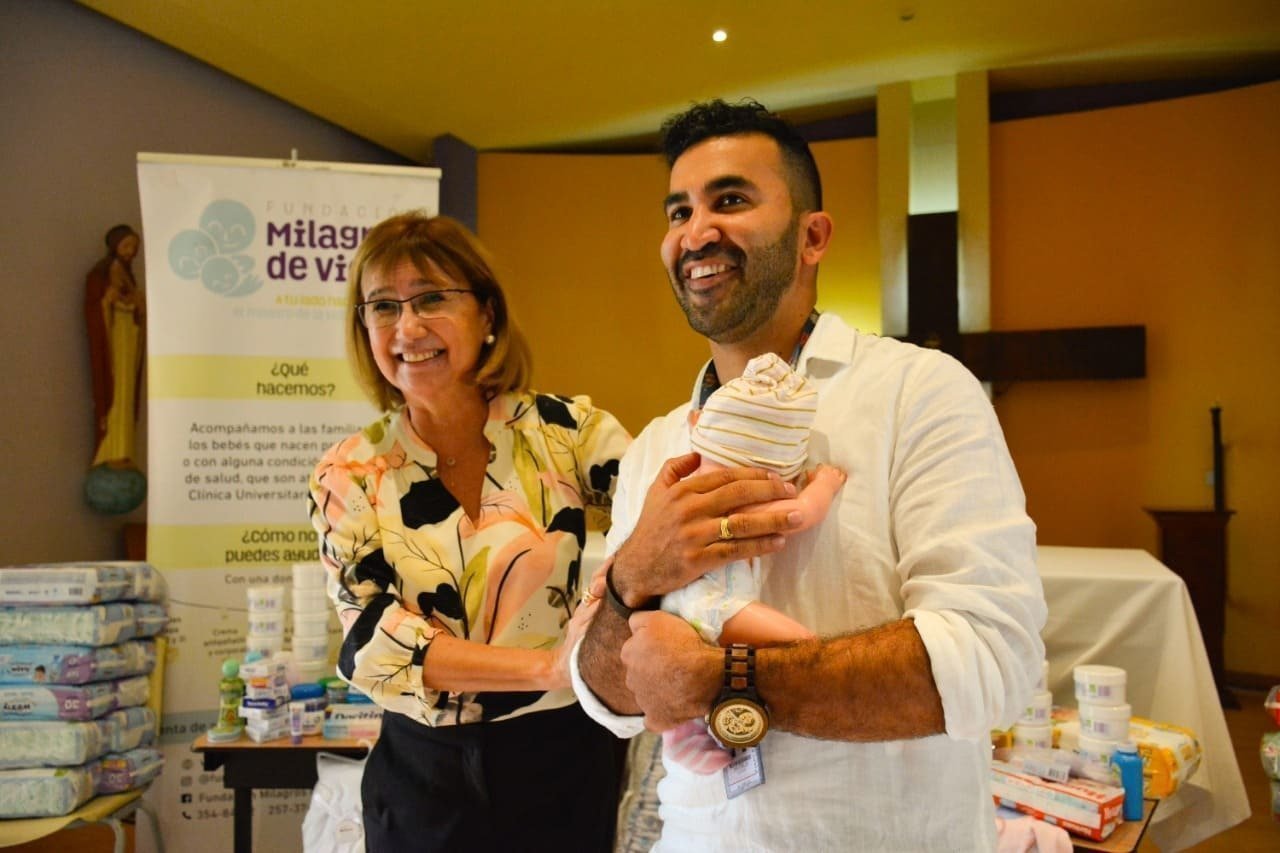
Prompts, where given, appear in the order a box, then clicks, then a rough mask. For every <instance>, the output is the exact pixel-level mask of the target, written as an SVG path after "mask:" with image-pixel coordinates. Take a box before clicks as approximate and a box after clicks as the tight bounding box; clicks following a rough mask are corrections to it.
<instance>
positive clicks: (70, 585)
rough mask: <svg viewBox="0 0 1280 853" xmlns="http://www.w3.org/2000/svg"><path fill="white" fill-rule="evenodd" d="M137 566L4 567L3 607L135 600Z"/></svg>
mask: <svg viewBox="0 0 1280 853" xmlns="http://www.w3.org/2000/svg"><path fill="white" fill-rule="evenodd" d="M135 565H137V564H136V563H123V562H106V563H32V564H30V565H25V566H7V567H5V568H0V604H100V603H102V602H104V601H120V600H122V599H126V598H131V597H132V596H133V592H134V570H133V568H132V567H133V566H135Z"/></svg>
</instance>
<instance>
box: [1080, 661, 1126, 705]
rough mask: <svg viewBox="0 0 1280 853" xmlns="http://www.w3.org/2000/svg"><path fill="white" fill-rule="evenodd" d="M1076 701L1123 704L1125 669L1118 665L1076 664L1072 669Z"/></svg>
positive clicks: (1097, 703)
mask: <svg viewBox="0 0 1280 853" xmlns="http://www.w3.org/2000/svg"><path fill="white" fill-rule="evenodd" d="M1072 674H1073V676H1074V678H1075V682H1076V701H1077V702H1092V703H1093V704H1095V705H1123V704H1124V701H1125V698H1124V686H1125V680H1126V677H1125V671H1124V670H1123V669H1121V668H1120V667H1118V666H1078V667H1076V668H1075V669H1074V670H1072Z"/></svg>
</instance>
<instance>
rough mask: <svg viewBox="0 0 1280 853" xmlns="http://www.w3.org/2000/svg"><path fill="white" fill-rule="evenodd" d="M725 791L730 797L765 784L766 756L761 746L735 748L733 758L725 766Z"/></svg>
mask: <svg viewBox="0 0 1280 853" xmlns="http://www.w3.org/2000/svg"><path fill="white" fill-rule="evenodd" d="M721 772H723V773H724V793H725V796H727V797H728V798H729V799H731V800H732V799H733V798H734V797H736V796H738V795H739V794H744V793H746V792H747V791H750V790H751V789H752V788H755V787H757V786H759V785H763V784H764V756H762V755H761V754H760V747H758V746H753V747H750V748H749V749H735V750H734V751H733V760H732V761H730V762H729V765H728V766H727V767H725V768H724V770H723V771H721Z"/></svg>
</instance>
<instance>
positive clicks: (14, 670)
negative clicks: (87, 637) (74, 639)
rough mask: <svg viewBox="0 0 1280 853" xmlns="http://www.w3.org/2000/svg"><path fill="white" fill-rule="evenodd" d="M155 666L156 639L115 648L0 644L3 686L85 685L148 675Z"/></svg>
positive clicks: (1, 681)
mask: <svg viewBox="0 0 1280 853" xmlns="http://www.w3.org/2000/svg"><path fill="white" fill-rule="evenodd" d="M155 665H156V648H155V642H154V641H153V640H130V641H128V642H125V643H120V644H119V645H115V646H101V647H93V646H75V645H34V644H29V645H17V646H3V645H0V683H4V684H41V683H44V684H85V683H87V682H90V681H106V680H107V679H111V678H122V677H124V676H127V675H145V674H146V673H148V672H150V671H151V670H152V668H154V667H155Z"/></svg>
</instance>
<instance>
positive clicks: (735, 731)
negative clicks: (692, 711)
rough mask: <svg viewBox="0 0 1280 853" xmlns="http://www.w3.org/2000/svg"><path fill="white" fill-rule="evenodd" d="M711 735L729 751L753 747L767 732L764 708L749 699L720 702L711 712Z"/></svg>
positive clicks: (767, 726)
mask: <svg viewBox="0 0 1280 853" xmlns="http://www.w3.org/2000/svg"><path fill="white" fill-rule="evenodd" d="M710 725H711V733H712V734H714V735H715V736H716V740H718V741H720V743H721V744H722V745H724V746H726V747H729V748H731V749H745V748H747V747H749V746H755V745H756V744H757V743H759V742H760V739H761V738H763V737H764V733H765V732H767V731H768V730H769V717H768V715H767V714H766V713H765V710H764V708H762V707H760V706H759V705H757V704H756V703H755V702H752V701H751V700H750V699H743V698H733V699H729V700H727V701H724V702H721V703H720V704H719V705H717V706H716V707H715V710H714V711H712V712H711V720H710Z"/></svg>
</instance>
